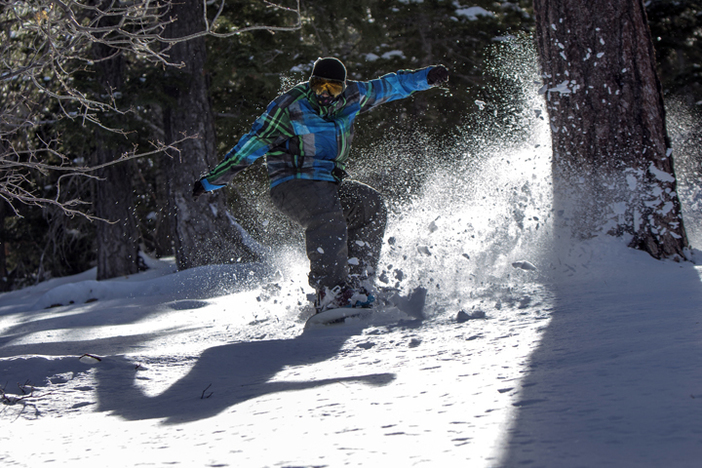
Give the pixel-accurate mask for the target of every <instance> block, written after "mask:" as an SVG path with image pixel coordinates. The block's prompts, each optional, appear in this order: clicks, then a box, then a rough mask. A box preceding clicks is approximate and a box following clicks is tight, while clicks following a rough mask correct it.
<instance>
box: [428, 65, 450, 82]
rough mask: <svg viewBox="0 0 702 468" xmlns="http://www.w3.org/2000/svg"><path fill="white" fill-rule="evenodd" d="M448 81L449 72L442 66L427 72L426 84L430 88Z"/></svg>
mask: <svg viewBox="0 0 702 468" xmlns="http://www.w3.org/2000/svg"><path fill="white" fill-rule="evenodd" d="M448 80H449V71H448V68H446V67H445V66H443V65H436V66H435V67H434V68H432V69H431V70H429V73H428V74H427V83H429V85H430V86H438V85H440V84H443V83H446V82H447V81H448Z"/></svg>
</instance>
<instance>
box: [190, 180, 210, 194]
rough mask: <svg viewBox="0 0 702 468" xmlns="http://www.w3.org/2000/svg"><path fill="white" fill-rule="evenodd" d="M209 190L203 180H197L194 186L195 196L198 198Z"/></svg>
mask: <svg viewBox="0 0 702 468" xmlns="http://www.w3.org/2000/svg"><path fill="white" fill-rule="evenodd" d="M206 191H207V190H205V187H203V186H202V182H201V181H199V180H198V181H197V182H195V185H194V186H193V198H197V197H199V196H200V195H202V194H203V193H205V192H206Z"/></svg>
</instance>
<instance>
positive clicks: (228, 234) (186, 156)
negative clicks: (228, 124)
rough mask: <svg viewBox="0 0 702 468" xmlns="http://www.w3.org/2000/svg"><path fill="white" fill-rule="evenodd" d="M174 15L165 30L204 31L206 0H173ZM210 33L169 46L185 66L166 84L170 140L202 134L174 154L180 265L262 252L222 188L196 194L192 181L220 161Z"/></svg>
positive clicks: (177, 32)
mask: <svg viewBox="0 0 702 468" xmlns="http://www.w3.org/2000/svg"><path fill="white" fill-rule="evenodd" d="M170 15H171V16H172V17H174V18H176V21H174V22H173V23H171V24H170V25H169V26H168V27H167V28H166V31H165V35H166V36H167V37H171V38H176V37H183V36H187V35H189V34H192V33H195V32H198V31H202V30H203V29H204V21H203V17H202V2H201V1H199V0H183V1H181V2H172V3H171V10H170ZM205 58H206V49H205V39H204V38H198V39H193V40H190V41H187V42H179V43H177V44H175V45H174V46H173V48H172V49H171V51H170V59H171V62H174V63H182V64H183V67H182V68H180V69H178V70H171V71H169V73H170V74H171V75H172V79H171V80H170V83H169V85H167V86H168V89H167V93H168V94H169V95H170V96H171V98H172V99H171V105H170V106H169V107H167V108H166V109H165V111H164V128H165V130H166V139H167V141H174V140H177V139H180V138H182V137H183V136H192V135H197V138H195V139H190V140H186V141H185V142H184V143H182V144H180V145H178V149H179V150H180V151H179V152H172V154H170V155H169V156H170V157H171V158H172V159H171V160H170V161H169V166H170V167H169V170H168V171H167V174H169V177H168V178H169V180H168V183H169V187H170V198H171V201H172V203H173V214H172V216H174V233H173V234H174V239H173V240H174V244H175V254H176V262H177V264H178V268H180V269H185V268H191V267H194V266H199V265H206V264H211V263H230V262H237V261H242V262H248V261H255V260H258V256H257V255H256V254H255V253H254V252H253V251H252V250H251V249H250V248H248V247H247V246H246V245H244V242H243V235H242V231H241V228H240V227H239V225H238V224H236V222H235V221H234V220H233V218H231V217H230V216H229V214H228V213H227V208H226V205H225V197H224V194H223V193H219V194H218V195H212V196H202V197H200V198H199V199H197V200H195V199H193V198H192V197H191V192H192V188H193V183H194V182H195V181H196V180H198V179H199V178H200V177H201V176H202V175H203V174H204V173H205V172H207V169H208V168H209V167H214V165H215V164H216V163H217V156H216V151H215V131H214V116H213V114H212V110H211V107H210V102H209V98H208V94H207V91H208V89H207V77H206V74H205V70H204V65H205Z"/></svg>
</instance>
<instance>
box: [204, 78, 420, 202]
mask: <svg viewBox="0 0 702 468" xmlns="http://www.w3.org/2000/svg"><path fill="white" fill-rule="evenodd" d="M430 69H431V67H428V68H424V69H422V70H418V71H406V70H403V71H399V72H397V73H390V74H387V75H385V76H382V77H380V78H378V79H375V80H371V81H348V82H347V87H346V90H345V91H344V93H343V94H342V95H341V96H340V97H339V99H337V100H336V101H335V102H334V103H333V104H332V105H330V106H327V107H324V106H320V105H319V104H318V103H317V100H316V97H315V95H314V92H313V91H312V90H311V89H310V87H309V83H307V82H305V83H300V84H298V85H297V86H295V87H294V88H293V89H291V90H290V91H288V92H286V93H285V94H282V95H281V96H279V97H278V98H276V99H275V100H274V101H273V102H271V103H270V104H269V105H268V108H267V109H266V112H264V113H263V115H261V116H260V117H259V118H258V119H257V120H256V122H255V123H254V125H253V128H252V129H251V131H250V132H249V133H247V134H246V135H244V136H243V137H242V138H241V139H240V140H239V143H237V145H236V146H234V148H232V149H231V150H230V151H229V152H228V153H227V155H226V156H225V157H224V160H223V161H222V162H220V163H219V164H218V165H217V166H216V167H215V168H214V169H213V170H212V171H210V172H209V173H208V174H207V175H206V176H205V177H204V178H203V179H202V184H203V186H204V187H205V189H206V190H216V189H218V188H222V187H224V186H225V185H226V184H227V183H228V182H230V181H231V180H232V179H233V178H234V176H235V175H236V174H237V173H239V172H240V171H241V170H243V169H245V168H246V167H248V166H249V165H251V164H252V163H253V162H254V161H256V160H257V159H258V158H260V157H262V156H264V155H265V156H266V161H267V166H268V177H269V179H270V184H271V187H275V186H276V185H278V184H281V183H283V182H286V181H288V180H292V179H312V180H324V181H330V182H335V181H338V176H337V174H338V173H339V171H336V170H335V169H340V170H341V171H343V169H344V164H345V162H346V160H347V158H348V155H349V149H350V147H351V140H352V139H353V123H354V120H355V119H356V116H357V115H358V114H360V113H361V112H366V111H369V110H371V109H373V108H375V107H376V106H379V105H380V104H383V103H386V102H390V101H395V100H397V99H403V98H406V97H408V96H410V95H412V94H413V93H415V92H416V91H423V90H426V89H429V88H430V86H429V84H428V83H427V73H428V72H429V70H430Z"/></svg>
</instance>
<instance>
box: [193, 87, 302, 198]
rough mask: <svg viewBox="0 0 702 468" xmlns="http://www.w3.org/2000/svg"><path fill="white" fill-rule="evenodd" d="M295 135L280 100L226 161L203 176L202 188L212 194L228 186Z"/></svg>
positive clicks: (272, 105) (230, 153)
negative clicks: (239, 174) (248, 168)
mask: <svg viewBox="0 0 702 468" xmlns="http://www.w3.org/2000/svg"><path fill="white" fill-rule="evenodd" d="M292 136H293V130H292V124H291V122H290V114H289V113H288V111H287V108H283V107H280V106H279V105H278V100H276V101H273V102H271V103H270V104H269V105H268V109H266V112H264V113H263V115H261V116H260V117H259V118H258V119H256V122H254V124H253V127H252V128H251V131H250V132H249V133H247V134H246V135H244V136H243V137H241V139H240V140H239V143H237V144H236V146H234V148H232V149H231V150H230V151H229V152H228V153H227V154H226V156H225V157H224V159H223V160H222V162H220V163H219V164H218V165H217V166H216V167H215V168H214V169H212V170H211V171H210V172H209V173H208V174H207V175H205V177H203V179H202V185H203V186H204V187H205V189H206V190H208V191H212V190H217V189H220V188H222V187H224V186H225V185H226V184H227V183H229V182H231V180H232V179H233V178H234V176H236V175H237V174H238V173H239V172H241V171H242V170H244V169H246V168H247V167H248V166H250V165H251V164H253V163H254V161H256V160H257V159H258V158H260V157H261V156H264V155H265V154H266V153H268V152H269V151H270V149H271V148H273V147H275V146H277V145H279V144H281V143H282V142H284V141H285V140H287V139H289V138H291V137H292Z"/></svg>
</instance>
